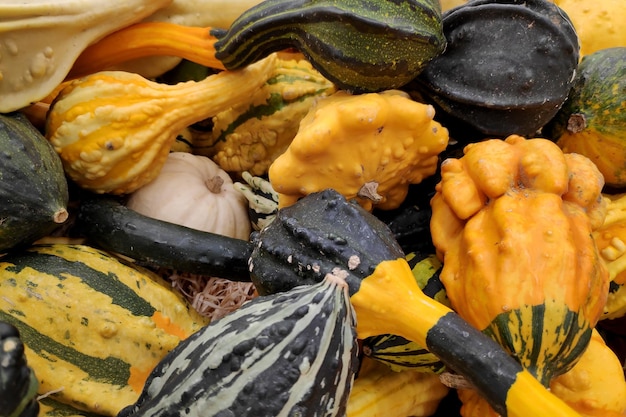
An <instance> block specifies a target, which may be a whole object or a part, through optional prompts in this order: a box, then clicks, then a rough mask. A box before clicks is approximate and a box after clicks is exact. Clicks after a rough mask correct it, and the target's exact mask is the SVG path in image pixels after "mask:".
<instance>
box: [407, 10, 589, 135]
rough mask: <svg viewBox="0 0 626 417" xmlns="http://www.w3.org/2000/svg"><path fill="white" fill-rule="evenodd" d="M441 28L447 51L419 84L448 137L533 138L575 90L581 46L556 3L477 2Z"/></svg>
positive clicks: (448, 17)
mask: <svg viewBox="0 0 626 417" xmlns="http://www.w3.org/2000/svg"><path fill="white" fill-rule="evenodd" d="M442 21H443V30H444V34H445V36H446V41H447V47H446V50H445V52H444V53H442V54H440V55H439V56H437V57H436V58H435V59H433V60H432V61H431V62H430V63H429V64H428V66H427V67H426V68H425V69H424V71H422V72H421V73H420V75H419V76H418V77H417V79H416V83H415V84H416V89H417V90H418V91H420V92H421V93H422V95H423V96H424V97H425V98H426V99H427V100H429V101H432V102H433V104H435V106H436V108H437V114H438V117H439V118H440V120H441V121H442V123H445V125H446V127H448V128H450V130H451V134H455V133H456V132H457V131H458V132H460V133H459V134H458V135H456V137H457V138H458V139H459V140H462V138H466V137H467V136H468V135H467V134H466V133H465V132H466V131H467V130H471V129H474V130H475V131H476V132H479V133H480V134H482V135H484V136H494V137H505V136H508V135H511V134H519V135H522V136H531V135H534V134H535V133H536V132H537V130H539V129H540V128H541V127H542V126H543V125H545V124H546V123H547V122H548V121H549V120H550V119H551V118H552V117H553V116H554V115H555V114H556V112H557V111H558V110H559V108H560V107H561V105H562V104H563V102H564V101H565V99H566V98H567V95H568V93H569V90H570V88H571V86H572V81H573V78H574V74H575V73H576V67H577V65H578V58H579V44H578V37H577V35H576V32H575V30H574V27H573V25H572V23H571V21H570V19H569V18H568V17H567V15H566V14H565V12H563V10H561V9H560V8H559V7H558V6H556V5H555V4H554V3H553V2H552V1H548V0H474V1H471V2H468V3H465V4H463V5H462V6H459V7H456V8H453V9H451V10H448V11H447V12H446V13H444V15H443V19H442ZM457 126H458V127H457Z"/></svg>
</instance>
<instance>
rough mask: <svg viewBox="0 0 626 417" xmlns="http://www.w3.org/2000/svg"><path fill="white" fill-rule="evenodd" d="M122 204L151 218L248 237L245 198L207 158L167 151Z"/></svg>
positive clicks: (248, 225)
mask: <svg viewBox="0 0 626 417" xmlns="http://www.w3.org/2000/svg"><path fill="white" fill-rule="evenodd" d="M126 205H127V206H128V207H129V208H131V209H132V210H134V211H136V212H138V213H141V214H143V215H145V216H148V217H152V218H155V219H159V220H163V221H167V222H171V223H177V224H180V225H183V226H186V227H190V228H193V229H198V230H204V231H207V232H212V233H217V234H222V235H226V236H231V237H236V238H238V239H244V240H248V239H249V237H250V222H249V220H248V211H247V200H246V199H245V198H244V196H243V195H242V194H241V193H240V192H238V191H237V190H235V189H234V188H233V181H232V179H231V178H230V176H229V175H228V174H227V173H226V172H225V171H224V170H222V169H221V168H220V167H219V166H218V165H217V164H216V163H215V162H213V161H212V160H211V159H209V158H207V157H205V156H200V155H193V154H191V153H185V152H170V153H169V154H168V156H167V159H166V161H165V164H164V165H163V168H161V170H160V171H159V174H158V175H157V177H156V178H155V179H154V180H153V181H151V182H150V183H148V184H146V185H144V186H143V187H141V188H139V189H138V190H136V191H135V192H133V193H131V194H130V195H129V196H128V200H127V202H126Z"/></svg>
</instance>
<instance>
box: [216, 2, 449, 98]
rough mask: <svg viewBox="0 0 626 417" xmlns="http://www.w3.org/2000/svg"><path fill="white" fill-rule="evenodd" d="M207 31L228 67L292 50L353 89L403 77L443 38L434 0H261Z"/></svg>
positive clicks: (438, 48)
mask: <svg viewBox="0 0 626 417" xmlns="http://www.w3.org/2000/svg"><path fill="white" fill-rule="evenodd" d="M212 34H213V35H215V36H216V38H217V39H218V41H217V42H216V44H215V50H216V53H215V57H216V58H217V59H218V60H220V61H221V62H222V63H223V64H224V66H225V67H226V68H227V69H231V70H232V69H237V68H242V67H244V66H246V65H249V64H251V63H253V62H255V61H257V60H259V59H261V58H263V57H264V56H266V55H268V54H269V53H271V52H276V51H279V50H283V49H288V48H295V49H297V50H299V51H300V52H302V53H303V54H304V56H305V57H306V58H307V59H308V60H309V61H310V62H311V64H312V65H313V66H314V67H315V68H316V69H317V70H318V71H319V72H320V73H321V74H322V75H324V76H325V77H326V78H328V79H329V80H330V81H332V82H334V83H335V84H336V85H337V86H338V87H339V88H342V89H345V90H350V91H355V92H365V91H381V90H386V89H391V88H397V87H400V86H402V85H404V84H406V83H408V82H409V81H410V80H412V79H413V78H415V77H416V76H417V75H418V74H419V73H420V72H421V71H422V69H423V68H424V66H425V65H426V64H427V63H428V62H429V61H430V60H431V59H433V58H434V57H436V56H438V55H439V54H440V53H442V52H443V50H444V49H445V44H446V42H445V36H444V35H443V28H442V22H441V6H440V4H439V1H438V0H413V1H411V0H400V1H392V0H383V1H381V0H376V1H374V0H341V1H330V0H266V1H264V2H261V3H260V4H258V5H256V6H254V7H252V8H250V9H248V10H247V11H246V12H244V13H243V14H242V15H240V16H239V18H237V19H236V20H235V21H234V22H233V24H232V25H231V26H230V27H229V28H228V30H216V29H214V30H213V31H212Z"/></svg>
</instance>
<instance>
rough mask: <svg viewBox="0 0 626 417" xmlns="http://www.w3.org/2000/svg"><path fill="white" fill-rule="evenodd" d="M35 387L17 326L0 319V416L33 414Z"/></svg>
mask: <svg viewBox="0 0 626 417" xmlns="http://www.w3.org/2000/svg"><path fill="white" fill-rule="evenodd" d="M38 387H39V383H38V382H37V377H36V376H35V373H34V371H33V369H32V368H31V367H30V366H29V365H28V363H27V361H26V356H25V355H24V343H23V342H22V339H21V338H20V332H19V330H18V329H17V328H16V327H15V326H13V325H11V324H10V323H7V322H5V321H0V416H16V417H36V416H37V414H38V413H39V403H38V402H37V388H38Z"/></svg>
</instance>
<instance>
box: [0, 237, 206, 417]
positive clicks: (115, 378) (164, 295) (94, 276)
mask: <svg viewBox="0 0 626 417" xmlns="http://www.w3.org/2000/svg"><path fill="white" fill-rule="evenodd" d="M0 261H1V262H0V292H1V293H2V297H0V320H2V321H6V322H8V323H10V324H12V325H13V326H15V327H16V328H18V329H19V331H20V334H21V337H22V340H23V342H24V345H25V347H26V349H25V352H26V357H27V358H28V362H29V365H30V366H31V367H32V368H33V370H34V372H35V375H36V376H37V379H38V381H39V391H38V394H39V395H44V394H45V395H48V394H49V398H50V399H54V400H56V401H57V402H59V403H62V404H65V405H67V406H69V407H70V408H71V407H75V408H77V409H79V410H83V411H86V412H90V413H97V414H101V415H105V416H115V415H116V414H117V413H118V412H119V411H120V409H122V408H123V407H125V406H127V405H129V404H132V403H133V402H134V401H136V400H137V398H138V397H139V394H140V393H141V390H142V388H143V384H144V383H145V381H146V379H147V377H148V375H149V373H150V372H151V371H152V369H153V368H154V367H155V366H156V365H157V363H158V362H159V361H160V360H161V358H163V357H164V356H165V355H166V354H167V353H168V352H169V351H170V350H172V349H173V348H174V347H175V346H177V345H178V343H179V342H180V341H181V340H182V339H185V338H187V337H188V336H190V335H191V334H193V333H194V332H196V331H198V330H199V329H200V328H202V327H203V326H204V325H206V324H207V320H206V319H205V318H203V317H201V316H200V315H199V314H198V313H196V312H195V311H194V310H193V309H192V308H191V306H190V305H189V304H188V303H187V302H186V301H185V300H184V299H183V298H182V297H181V296H180V294H176V293H175V292H174V291H173V290H172V289H171V286H170V285H168V284H167V283H166V282H165V281H163V280H162V279H160V278H158V277H157V276H156V275H155V274H153V273H150V272H149V271H147V270H144V269H141V268H139V267H137V266H133V265H130V264H125V263H122V262H121V261H120V260H118V259H117V258H114V257H112V256H111V255H108V254H107V253H105V252H102V251H100V250H97V249H94V248H92V247H90V246H86V245H68V244H47V245H43V244H42V245H36V246H33V247H31V248H29V249H27V250H24V251H21V252H19V253H14V254H11V255H7V256H4V257H2V258H1V259H0Z"/></svg>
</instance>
